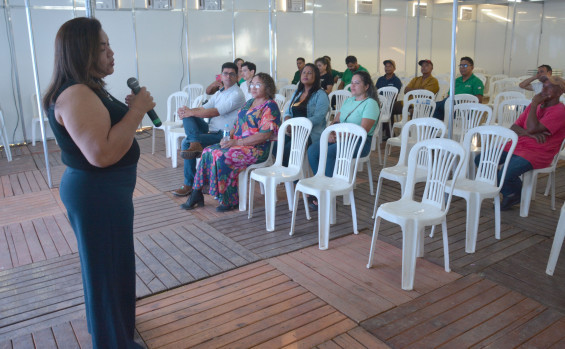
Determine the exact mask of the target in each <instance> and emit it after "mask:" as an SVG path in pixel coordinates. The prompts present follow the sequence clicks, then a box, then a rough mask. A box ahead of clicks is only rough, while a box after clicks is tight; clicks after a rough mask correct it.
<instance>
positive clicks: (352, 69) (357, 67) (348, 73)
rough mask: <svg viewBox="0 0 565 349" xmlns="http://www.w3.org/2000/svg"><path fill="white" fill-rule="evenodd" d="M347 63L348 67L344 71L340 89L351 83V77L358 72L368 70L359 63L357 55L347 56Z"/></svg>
mask: <svg viewBox="0 0 565 349" xmlns="http://www.w3.org/2000/svg"><path fill="white" fill-rule="evenodd" d="M345 64H346V65H347V69H346V70H345V71H344V72H343V75H342V77H341V83H340V84H339V87H338V90H342V89H343V88H344V87H345V86H347V85H349V84H351V78H352V77H353V74H355V73H356V72H358V71H367V69H365V68H364V67H363V66H361V64H359V63H357V57H355V56H347V57H346V58H345Z"/></svg>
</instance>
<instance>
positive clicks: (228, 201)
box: [194, 142, 269, 206]
mask: <svg viewBox="0 0 565 349" xmlns="http://www.w3.org/2000/svg"><path fill="white" fill-rule="evenodd" d="M268 150H269V142H266V143H265V144H261V145H258V146H235V147H231V148H225V149H223V148H220V145H219V144H214V145H211V146H209V147H206V148H205V149H204V151H203V152H202V158H201V159H200V164H199V165H198V168H197V169H196V176H195V177H194V188H195V189H201V188H202V187H203V186H204V185H206V184H208V185H209V186H210V193H209V194H210V195H212V196H214V197H217V198H218V200H219V201H220V204H222V205H225V206H235V205H238V204H239V195H238V191H237V185H238V183H237V182H238V176H239V174H240V173H241V172H242V171H243V170H245V169H246V168H247V167H248V166H249V165H252V164H255V163H260V162H264V161H265V160H267V158H268V157H269V151H268Z"/></svg>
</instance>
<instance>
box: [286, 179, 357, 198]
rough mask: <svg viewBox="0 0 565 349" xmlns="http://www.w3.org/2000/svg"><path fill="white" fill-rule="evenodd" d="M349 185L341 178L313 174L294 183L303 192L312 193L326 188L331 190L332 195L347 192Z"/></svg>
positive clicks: (349, 188)
mask: <svg viewBox="0 0 565 349" xmlns="http://www.w3.org/2000/svg"><path fill="white" fill-rule="evenodd" d="M351 186H352V184H351V183H349V182H347V181H345V180H342V179H336V178H332V177H326V176H314V177H310V178H305V179H301V180H300V182H298V184H297V185H296V188H297V190H300V191H301V192H303V193H305V194H314V193H317V192H319V191H320V190H328V191H331V192H332V194H334V196H337V195H342V192H348V191H349V190H351ZM310 188H311V189H310ZM309 189H310V190H309Z"/></svg>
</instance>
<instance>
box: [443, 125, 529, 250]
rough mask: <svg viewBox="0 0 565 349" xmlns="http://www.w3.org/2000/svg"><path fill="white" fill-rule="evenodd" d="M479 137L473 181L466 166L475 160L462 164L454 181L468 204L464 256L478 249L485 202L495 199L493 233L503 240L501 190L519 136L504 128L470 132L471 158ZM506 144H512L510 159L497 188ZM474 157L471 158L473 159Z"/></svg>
mask: <svg viewBox="0 0 565 349" xmlns="http://www.w3.org/2000/svg"><path fill="white" fill-rule="evenodd" d="M475 137H477V138H478V139H479V140H480V144H481V154H480V158H479V159H480V160H479V166H478V167H477V173H476V174H475V176H474V179H472V178H471V177H469V176H468V175H466V174H467V166H468V164H469V162H470V161H474V159H473V158H471V159H469V161H467V162H465V163H464V164H463V168H462V169H461V172H460V173H459V177H458V178H457V180H456V181H455V188H454V189H453V195H454V196H459V197H462V198H464V199H465V201H466V202H467V222H466V224H467V225H466V236H467V238H466V242H465V252H467V253H474V252H475V247H476V245H477V233H478V231H479V217H480V215H481V204H482V202H483V200H484V199H494V222H495V223H494V225H495V227H494V229H495V233H494V235H495V238H496V239H500V196H499V193H500V189H501V188H502V185H503V184H504V176H505V175H506V169H507V168H508V163H509V162H510V158H511V157H512V154H513V153H514V149H515V148H516V144H517V142H518V135H517V134H516V133H515V132H514V131H511V130H510V129H508V128H505V127H502V126H478V127H474V128H472V129H470V130H469V131H468V132H467V133H466V134H465V139H464V140H463V147H464V148H465V150H466V151H467V154H472V151H471V149H472V147H473V144H472V143H473V140H474V139H475ZM507 142H511V145H510V149H509V150H508V156H507V157H506V160H505V161H504V165H503V166H502V169H501V171H502V179H501V180H500V183H498V185H497V174H498V171H499V169H498V167H499V162H500V157H501V156H502V153H503V151H504V147H505V145H506V143H507ZM471 157H472V156H471Z"/></svg>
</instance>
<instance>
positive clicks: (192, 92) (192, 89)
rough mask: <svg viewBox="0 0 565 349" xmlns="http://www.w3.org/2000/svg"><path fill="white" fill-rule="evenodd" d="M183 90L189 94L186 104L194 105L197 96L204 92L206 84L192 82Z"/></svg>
mask: <svg viewBox="0 0 565 349" xmlns="http://www.w3.org/2000/svg"><path fill="white" fill-rule="evenodd" d="M182 91H184V92H186V93H187V94H188V103H186V105H192V104H193V103H194V101H195V100H196V98H198V97H199V96H201V95H203V94H204V86H202V85H200V84H190V85H186V86H185V87H183V88H182Z"/></svg>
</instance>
